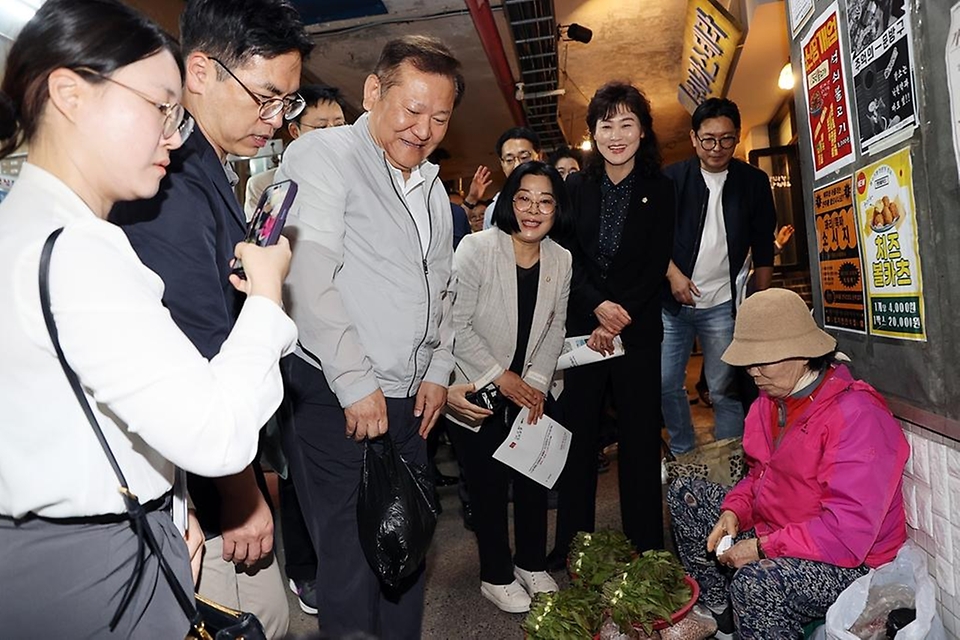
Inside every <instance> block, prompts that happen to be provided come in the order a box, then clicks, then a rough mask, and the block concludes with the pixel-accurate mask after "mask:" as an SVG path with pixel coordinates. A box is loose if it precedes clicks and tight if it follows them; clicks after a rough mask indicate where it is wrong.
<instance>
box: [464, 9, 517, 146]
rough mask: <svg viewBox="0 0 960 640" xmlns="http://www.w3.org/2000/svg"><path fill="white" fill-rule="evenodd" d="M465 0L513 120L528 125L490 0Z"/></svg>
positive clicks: (515, 122)
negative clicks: (517, 96)
mask: <svg viewBox="0 0 960 640" xmlns="http://www.w3.org/2000/svg"><path fill="white" fill-rule="evenodd" d="M464 1H465V2H466V3H467V8H468V9H469V10H470V17H471V18H473V26H475V27H476V28H477V34H478V35H479V36H480V44H481V45H483V51H484V53H486V54H487V60H489V61H490V67H491V68H492V69H493V75H494V76H495V77H496V79H497V86H498V87H500V93H501V94H502V95H503V99H504V100H506V101H507V108H508V109H509V110H510V115H511V116H513V122H514V124H516V125H517V126H518V127H522V126H526V124H527V117H526V116H525V115H524V113H523V108H522V107H521V106H520V103H519V102H517V101H516V99H515V98H514V96H513V92H514V90H515V88H516V86H515V81H514V79H513V74H512V73H511V72H510V64H509V63H508V62H507V54H506V53H505V52H504V50H503V40H501V39H500V31H499V30H498V29H497V23H496V22H495V21H494V19H493V11H491V10H490V2H489V1H488V0H464Z"/></svg>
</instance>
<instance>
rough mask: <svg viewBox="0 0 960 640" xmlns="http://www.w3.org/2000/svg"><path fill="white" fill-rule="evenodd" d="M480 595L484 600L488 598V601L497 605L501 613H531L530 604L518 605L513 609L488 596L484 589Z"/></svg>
mask: <svg viewBox="0 0 960 640" xmlns="http://www.w3.org/2000/svg"><path fill="white" fill-rule="evenodd" d="M480 595H482V596H483V597H484V598H486V599H487V600H489V601H490V602H492V603H493V604H494V605H496V607H497V609H500V611H505V612H506V613H528V612H529V611H530V605H529V604H527V605H517V606H513V607H511V606H509V605H504V604H503V603H501V602H500V601H499V600H497V599H496V598H494V597H493V596H491V595H490V594H488V593H487V592H486V591H485V590H484V589H483V588H481V589H480Z"/></svg>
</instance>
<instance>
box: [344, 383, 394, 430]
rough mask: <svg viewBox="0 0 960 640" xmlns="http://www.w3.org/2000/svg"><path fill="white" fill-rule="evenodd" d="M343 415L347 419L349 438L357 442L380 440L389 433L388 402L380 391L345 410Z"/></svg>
mask: <svg viewBox="0 0 960 640" xmlns="http://www.w3.org/2000/svg"><path fill="white" fill-rule="evenodd" d="M343 415H344V417H345V418H346V419H347V437H348V438H353V439H354V440H356V441H357V442H362V441H363V439H364V438H370V439H371V440H372V439H374V438H379V437H380V436H382V435H383V434H385V433H386V432H387V400H386V399H385V398H384V397H383V391H381V390H380V389H377V390H376V391H374V392H373V393H371V394H369V395H366V396H364V397H363V398H360V399H359V400H357V401H356V402H354V403H353V404H352V405H350V406H349V407H347V408H346V409H344V410H343Z"/></svg>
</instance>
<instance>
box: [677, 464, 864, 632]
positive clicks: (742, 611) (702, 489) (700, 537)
mask: <svg viewBox="0 0 960 640" xmlns="http://www.w3.org/2000/svg"><path fill="white" fill-rule="evenodd" d="M727 491H729V489H728V488H727V487H723V486H721V485H718V484H714V483H712V482H708V481H706V480H694V479H691V478H679V479H677V480H676V481H675V482H674V483H673V484H672V485H670V489H669V490H668V491H667V505H668V506H669V508H670V515H671V517H672V519H673V532H674V537H675V539H676V544H677V552H678V553H679V555H680V560H681V562H683V566H684V568H685V569H686V571H687V573H689V574H690V575H691V576H693V578H694V579H696V581H697V582H698V583H699V585H700V602H701V603H702V604H705V605H707V606H708V607H710V608H711V609H722V608H723V607H724V606H725V605H726V604H727V603H728V602H729V603H731V604H732V605H733V613H734V620H735V621H736V624H737V631H738V632H739V634H740V638H741V640H754V639H756V640H779V639H780V638H785V639H786V638H788V639H790V640H794V639H795V638H798V637H802V634H803V631H802V629H803V625H805V624H807V623H808V622H810V621H811V620H814V619H816V618H821V617H823V616H824V615H825V614H826V612H827V609H828V608H829V607H830V605H831V604H833V602H834V600H836V599H837V597H839V595H840V592H842V591H843V590H844V589H846V588H847V586H849V585H850V583H851V582H853V581H854V580H856V579H857V578H859V577H860V576H862V575H864V574H865V573H867V571H868V568H867V567H866V566H864V565H861V566H859V567H855V568H853V569H844V568H843V567H837V566H835V565H832V564H826V563H823V562H815V561H813V560H801V559H799V558H769V559H766V560H760V561H757V562H752V563H750V564H748V565H745V566H743V567H741V568H740V569H738V570H733V569H730V568H728V567H725V566H723V565H721V564H720V563H718V562H717V560H716V556H715V555H714V554H713V553H707V544H706V543H707V536H708V535H710V532H711V531H712V530H713V527H714V525H715V524H716V523H717V520H718V519H719V518H720V505H721V504H722V503H723V499H724V497H725V496H726V494H727ZM754 537H756V534H755V533H754V531H753V530H749V531H741V532H740V533H739V534H738V535H737V537H736V540H737V541H738V542H739V541H740V540H745V539H747V538H754Z"/></svg>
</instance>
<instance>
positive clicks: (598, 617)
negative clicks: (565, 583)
mask: <svg viewBox="0 0 960 640" xmlns="http://www.w3.org/2000/svg"><path fill="white" fill-rule="evenodd" d="M602 617H603V602H601V599H600V594H599V593H598V592H597V591H592V590H589V589H584V588H582V587H570V588H569V589H564V590H562V591H558V592H556V593H538V594H536V595H535V596H534V597H533V604H532V605H531V606H530V613H528V614H527V617H526V618H525V619H524V621H523V630H524V631H526V632H527V635H528V636H529V638H530V640H583V639H584V638H592V637H593V636H594V634H596V633H597V631H598V630H599V629H600V623H601V622H602Z"/></svg>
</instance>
